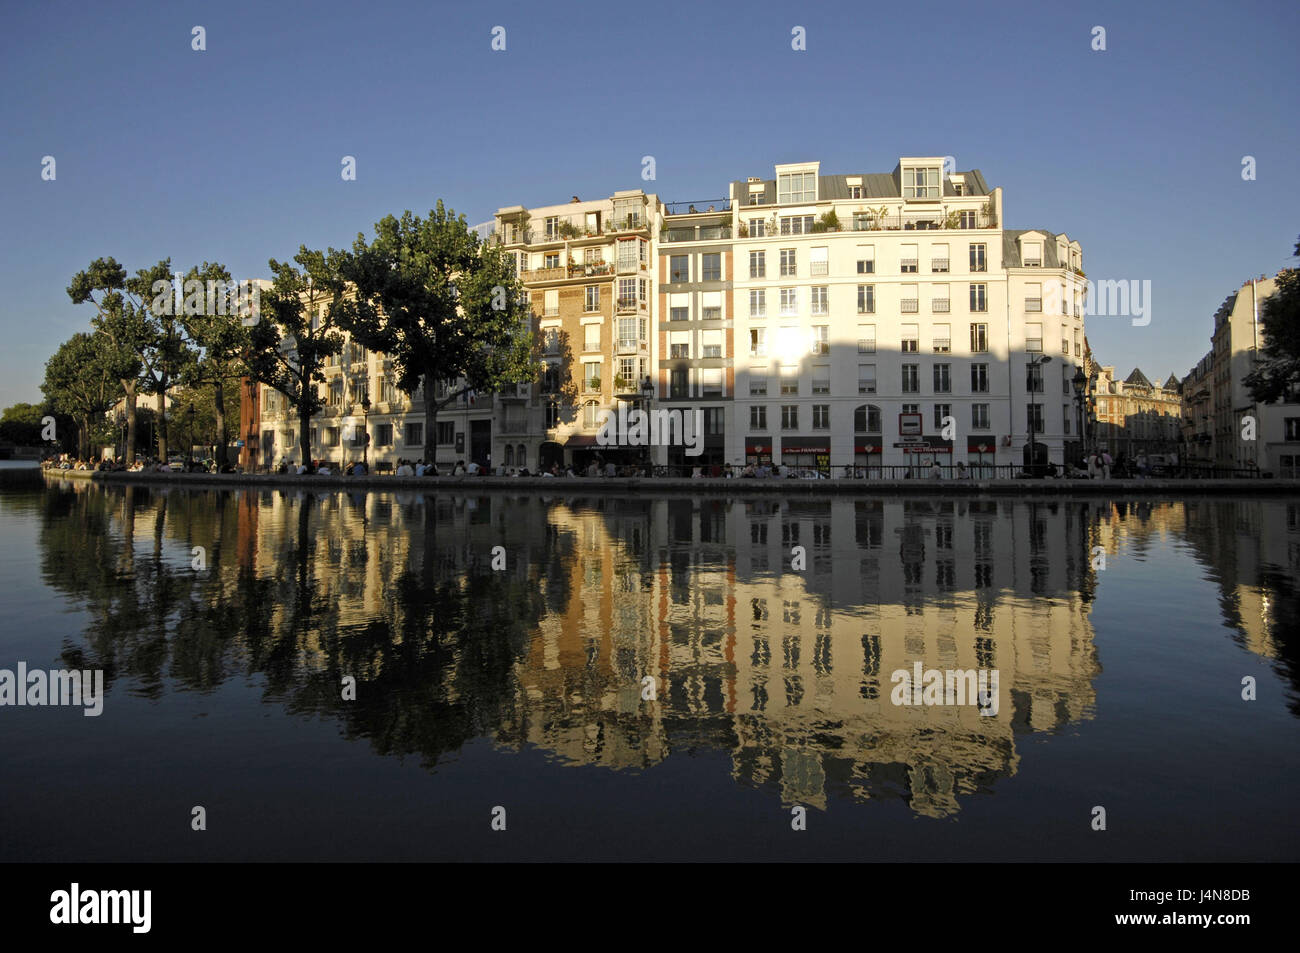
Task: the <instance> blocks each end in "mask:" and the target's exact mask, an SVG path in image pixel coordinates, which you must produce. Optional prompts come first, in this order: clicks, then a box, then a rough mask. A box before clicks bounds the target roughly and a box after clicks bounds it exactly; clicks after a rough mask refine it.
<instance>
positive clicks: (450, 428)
mask: <svg viewBox="0 0 1300 953" xmlns="http://www.w3.org/2000/svg"><path fill="white" fill-rule="evenodd" d="M455 442H456V422H455V421H454V420H440V421H438V444H439V446H444V447H445V446H449V445H450V444H453V443H455Z"/></svg>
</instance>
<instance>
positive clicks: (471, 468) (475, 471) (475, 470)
mask: <svg viewBox="0 0 1300 953" xmlns="http://www.w3.org/2000/svg"><path fill="white" fill-rule="evenodd" d="M482 471H483V468H482V467H480V466H479V465H478V464H477V463H475V462H474V461H473V460H471V461H470V462H469V465H468V466H466V467H465V473H466V475H468V476H479V475H480V474H481V473H482Z"/></svg>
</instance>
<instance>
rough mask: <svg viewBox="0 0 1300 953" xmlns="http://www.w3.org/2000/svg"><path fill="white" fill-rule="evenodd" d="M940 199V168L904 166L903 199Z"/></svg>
mask: <svg viewBox="0 0 1300 953" xmlns="http://www.w3.org/2000/svg"><path fill="white" fill-rule="evenodd" d="M938 197H939V167H938V166H904V167H903V198H905V199H937V198H938Z"/></svg>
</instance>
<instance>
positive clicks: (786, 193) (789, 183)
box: [776, 172, 817, 205]
mask: <svg viewBox="0 0 1300 953" xmlns="http://www.w3.org/2000/svg"><path fill="white" fill-rule="evenodd" d="M776 201H777V204H779V205H803V204H807V203H809V202H816V201H817V173H816V172H786V173H782V174H781V175H778V176H777V177H776Z"/></svg>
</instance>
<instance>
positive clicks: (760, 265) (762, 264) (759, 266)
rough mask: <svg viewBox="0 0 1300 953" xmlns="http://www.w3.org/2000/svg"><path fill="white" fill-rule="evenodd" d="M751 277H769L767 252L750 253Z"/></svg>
mask: <svg viewBox="0 0 1300 953" xmlns="http://www.w3.org/2000/svg"><path fill="white" fill-rule="evenodd" d="M751 234H752V233H751ZM749 277H751V278H766V277H767V252H761V251H752V252H750V253H749Z"/></svg>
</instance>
